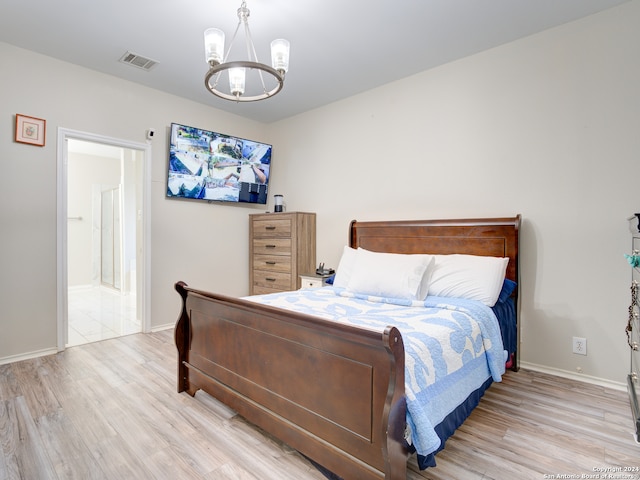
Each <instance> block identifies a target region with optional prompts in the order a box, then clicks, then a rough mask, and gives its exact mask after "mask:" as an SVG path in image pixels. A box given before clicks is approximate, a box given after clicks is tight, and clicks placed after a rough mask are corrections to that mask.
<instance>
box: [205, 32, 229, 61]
mask: <svg viewBox="0 0 640 480" xmlns="http://www.w3.org/2000/svg"><path fill="white" fill-rule="evenodd" d="M204 50H205V56H206V59H207V63H208V64H209V65H211V66H214V65H218V64H220V63H222V61H223V58H224V57H223V56H224V32H223V31H222V30H220V29H218V28H209V29H207V30H205V32H204Z"/></svg>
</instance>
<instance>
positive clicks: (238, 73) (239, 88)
mask: <svg viewBox="0 0 640 480" xmlns="http://www.w3.org/2000/svg"><path fill="white" fill-rule="evenodd" d="M244 79H245V72H244V68H230V69H229V89H230V90H231V95H233V96H235V97H239V96H241V95H242V94H243V93H244Z"/></svg>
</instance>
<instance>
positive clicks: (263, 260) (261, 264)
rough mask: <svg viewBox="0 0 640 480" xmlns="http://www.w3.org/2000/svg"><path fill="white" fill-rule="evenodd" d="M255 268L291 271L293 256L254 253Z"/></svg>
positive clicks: (283, 271)
mask: <svg viewBox="0 0 640 480" xmlns="http://www.w3.org/2000/svg"><path fill="white" fill-rule="evenodd" d="M253 268H254V269H255V270H263V271H268V272H282V273H291V256H289V255H254V256H253Z"/></svg>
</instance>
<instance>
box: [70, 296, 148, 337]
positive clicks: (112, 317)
mask: <svg viewBox="0 0 640 480" xmlns="http://www.w3.org/2000/svg"><path fill="white" fill-rule="evenodd" d="M140 331H142V325H141V323H140V321H139V320H137V319H136V297H135V295H129V294H127V295H124V294H121V293H120V292H119V291H117V290H113V289H111V288H107V287H74V288H70V289H69V338H68V341H67V347H72V346H74V345H83V344H85V343H91V342H98V341H100V340H106V339H108V338H114V337H119V336H122V335H129V334H131V333H138V332H140Z"/></svg>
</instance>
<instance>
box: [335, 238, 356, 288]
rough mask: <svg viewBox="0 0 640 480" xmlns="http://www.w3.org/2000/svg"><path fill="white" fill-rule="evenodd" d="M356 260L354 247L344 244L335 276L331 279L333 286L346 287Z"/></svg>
mask: <svg viewBox="0 0 640 480" xmlns="http://www.w3.org/2000/svg"><path fill="white" fill-rule="evenodd" d="M355 262H356V249H355V248H351V247H349V246H348V245H345V247H344V250H343V251H342V257H340V262H339V263H338V269H337V270H336V276H335V277H334V279H333V286H334V287H341V288H347V285H348V284H349V279H350V278H351V273H352V272H353V267H354V265H355Z"/></svg>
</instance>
